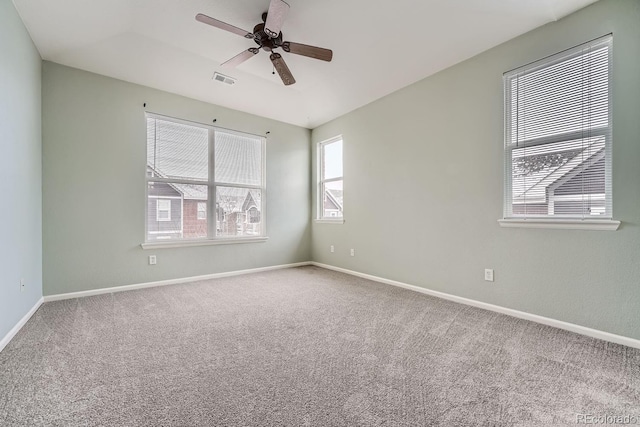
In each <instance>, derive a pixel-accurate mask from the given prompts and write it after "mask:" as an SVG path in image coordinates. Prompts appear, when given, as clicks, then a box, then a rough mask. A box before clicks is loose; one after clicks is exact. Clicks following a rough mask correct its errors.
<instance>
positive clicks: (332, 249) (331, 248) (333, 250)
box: [329, 245, 336, 253]
mask: <svg viewBox="0 0 640 427" xmlns="http://www.w3.org/2000/svg"><path fill="white" fill-rule="evenodd" d="M329 250H330V251H331V253H334V252H335V251H336V248H334V247H333V245H331V246H330V247H329Z"/></svg>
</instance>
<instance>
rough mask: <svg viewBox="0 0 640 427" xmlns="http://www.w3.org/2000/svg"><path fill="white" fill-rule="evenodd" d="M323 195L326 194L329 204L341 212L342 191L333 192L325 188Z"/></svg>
mask: <svg viewBox="0 0 640 427" xmlns="http://www.w3.org/2000/svg"><path fill="white" fill-rule="evenodd" d="M325 193H326V194H327V197H329V199H330V200H331V202H332V203H333V204H334V205H335V206H336V208H338V209H339V210H342V197H343V196H342V194H343V190H334V189H330V188H327V189H326V190H325Z"/></svg>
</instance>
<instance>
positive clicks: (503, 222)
mask: <svg viewBox="0 0 640 427" xmlns="http://www.w3.org/2000/svg"><path fill="white" fill-rule="evenodd" d="M605 44H608V46H609V58H608V67H609V73H608V79H609V84H608V97H609V111H608V112H609V120H608V126H606V127H603V128H591V129H589V137H594V136H604V137H605V138H606V139H605V150H604V151H605V156H606V157H605V180H606V183H605V188H606V190H605V191H607V192H608V193H607V195H608V197H612V191H611V176H612V173H611V157H612V156H611V152H612V150H611V145H612V137H611V135H612V121H611V114H612V110H613V106H612V104H611V81H612V78H613V77H612V58H611V55H612V50H613V49H612V37H611V35H608V36H605V37H602V38H601V39H596V40H593V41H591V42H587V43H584V44H582V45H579V46H576V47H574V48H571V49H568V50H567V51H563V52H560V53H558V54H555V55H552V56H550V57H548V58H544V59H541V60H539V61H535V62H533V63H531V64H528V65H526V66H524V67H520V68H517V69H515V70H512V71H509V72H507V73H505V74H504V79H503V80H504V127H505V131H504V159H505V160H504V161H505V164H504V183H505V186H504V195H503V207H504V212H503V218H502V219H500V220H498V222H499V224H500V226H502V227H524V228H562V229H589V230H616V229H617V228H618V227H619V225H620V222H619V221H615V220H613V219H612V212H610V211H609V212H607V213H606V214H607V215H606V218H603V219H598V218H597V217H595V216H594V217H593V218H587V217H577V216H562V215H540V214H539V215H527V216H526V217H525V216H521V215H516V214H513V212H512V210H511V209H512V205H511V197H512V178H513V176H512V164H511V159H512V155H511V151H512V150H514V149H516V148H520V147H521V145H519V144H518V143H516V144H513V143H512V135H511V132H512V122H511V120H512V118H511V109H510V101H511V96H512V93H511V82H512V80H513V79H514V78H517V77H518V73H519V72H520V70H523V69H525V68H526V70H527V72H531V71H533V70H539V69H543V68H547V67H551V66H553V65H555V64H558V63H560V62H563V61H567V60H569V59H571V58H575V57H579V56H581V55H583V54H584V49H585V48H587V46H589V45H605ZM581 134H582V131H577V132H567V133H559V134H554V135H550V136H545V137H541V138H536V139H530V140H526V141H524V143H526V146H527V147H533V146H536V145H543V144H551V143H557V142H563V141H570V140H574V139H579V138H580V137H581V136H582V135H581ZM519 142H520V141H519ZM547 203H549V204H550V205H551V206H552V205H553V201H551V202H549V201H547Z"/></svg>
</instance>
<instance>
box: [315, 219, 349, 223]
mask: <svg viewBox="0 0 640 427" xmlns="http://www.w3.org/2000/svg"><path fill="white" fill-rule="evenodd" d="M313 222H315V223H316V224H344V219H342V218H340V219H327V218H323V219H314V220H313Z"/></svg>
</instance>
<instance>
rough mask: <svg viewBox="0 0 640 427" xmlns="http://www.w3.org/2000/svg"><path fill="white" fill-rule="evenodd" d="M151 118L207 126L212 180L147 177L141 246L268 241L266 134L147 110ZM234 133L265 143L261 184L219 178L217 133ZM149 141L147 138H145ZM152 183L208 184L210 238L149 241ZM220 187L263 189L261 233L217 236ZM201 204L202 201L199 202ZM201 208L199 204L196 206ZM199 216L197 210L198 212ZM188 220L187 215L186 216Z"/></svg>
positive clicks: (208, 233) (262, 144)
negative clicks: (150, 186)
mask: <svg viewBox="0 0 640 427" xmlns="http://www.w3.org/2000/svg"><path fill="white" fill-rule="evenodd" d="M147 118H153V119H158V120H164V121H168V122H173V123H180V124H183V125H187V126H194V127H200V128H203V129H207V131H208V135H209V141H208V144H209V150H208V180H207V181H198V180H190V179H174V178H162V177H157V176H156V177H150V176H147V174H146V173H145V176H146V180H145V242H144V243H142V244H141V245H140V246H141V247H142V248H143V249H156V248H174V247H183V246H205V245H218V244H234V243H256V242H265V241H266V240H267V239H268V237H267V234H266V230H267V223H266V209H267V207H266V198H267V196H266V190H267V189H266V185H267V179H266V170H267V167H266V157H267V156H266V138H265V137H264V136H260V135H255V134H250V133H247V132H238V131H234V130H230V129H224V128H220V127H215V126H210V125H207V124H203V123H198V122H194V121H190V120H184V119H178V118H175V117H169V116H164V115H161V114H156V113H151V112H145V117H144V121H145V123H146V121H147ZM216 132H222V133H230V134H236V135H239V136H247V135H248V136H251V137H256V138H258V139H259V140H260V146H261V167H262V176H261V177H260V178H261V184H260V185H249V184H235V183H228V182H218V181H215V133H216ZM145 144H146V138H145ZM146 168H147V165H146V156H145V170H146ZM150 182H158V183H176V184H195V185H206V186H207V187H208V195H207V198H208V200H207V201H206V203H207V208H206V213H207V228H208V232H207V237H206V238H198V239H173V240H171V241H162V242H159V241H148V240H147V235H148V233H149V232H148V229H149V228H148V212H147V210H148V206H149V203H148V200H149V194H148V192H149V183H150ZM217 187H235V188H243V189H249V190H259V191H260V202H259V204H260V225H261V227H260V228H261V234H259V235H257V236H217V235H216V211H217V209H216V189H217ZM199 203H200V202H199ZM196 209H197V207H196ZM196 218H197V212H196ZM182 220H183V221H184V216H183V218H182Z"/></svg>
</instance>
